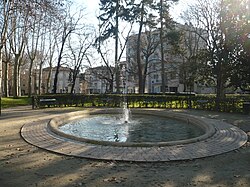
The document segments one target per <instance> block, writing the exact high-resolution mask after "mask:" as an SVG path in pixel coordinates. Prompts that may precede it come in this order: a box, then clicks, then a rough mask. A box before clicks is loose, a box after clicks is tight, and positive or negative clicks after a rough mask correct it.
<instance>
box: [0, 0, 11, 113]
mask: <svg viewBox="0 0 250 187" xmlns="http://www.w3.org/2000/svg"><path fill="white" fill-rule="evenodd" d="M11 3H12V1H10V0H6V1H1V3H0V11H1V13H0V16H1V17H0V23H1V30H0V98H1V97H2V90H3V89H2V79H3V77H2V67H3V65H2V62H3V49H4V48H5V46H6V40H7V30H8V23H9V19H10V13H11V8H12V5H11ZM5 68H7V63H6V66H5ZM5 91H6V88H5ZM6 96H8V94H7V91H6ZM0 114H1V109H0Z"/></svg>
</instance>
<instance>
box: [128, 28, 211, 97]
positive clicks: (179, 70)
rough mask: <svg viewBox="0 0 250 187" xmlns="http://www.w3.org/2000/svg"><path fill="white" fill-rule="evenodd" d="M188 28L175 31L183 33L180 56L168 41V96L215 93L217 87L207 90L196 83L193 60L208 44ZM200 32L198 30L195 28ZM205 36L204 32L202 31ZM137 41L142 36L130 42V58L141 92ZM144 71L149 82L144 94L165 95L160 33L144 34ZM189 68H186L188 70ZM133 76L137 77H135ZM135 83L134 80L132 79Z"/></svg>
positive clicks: (165, 58) (144, 75)
mask: <svg viewBox="0 0 250 187" xmlns="http://www.w3.org/2000/svg"><path fill="white" fill-rule="evenodd" d="M190 27H191V26H188V25H181V24H177V25H176V26H175V31H169V33H171V32H172V33H174V32H176V33H179V42H178V47H179V49H180V48H181V50H182V51H181V52H177V51H178V50H177V48H176V46H175V44H173V43H174V42H171V41H170V40H164V47H163V48H164V51H163V52H164V71H163V72H164V82H165V91H166V92H175V93H176V92H196V93H215V89H214V87H211V86H206V85H204V84H202V83H200V82H198V81H197V80H196V77H195V76H196V75H195V72H194V71H193V69H191V68H192V66H191V65H190V64H188V63H190V62H189V61H190V60H189V59H191V57H192V55H194V54H195V53H197V52H198V50H200V49H204V48H206V43H205V42H204V41H203V40H201V39H200V38H199V36H198V35H195V34H194V33H195V32H191V31H190ZM191 29H196V28H191ZM200 31H201V32H202V30H200ZM167 34H168V33H165V35H167ZM137 38H138V35H137V34H135V35H131V36H130V37H129V40H128V42H127V48H126V56H127V63H128V69H130V70H129V71H128V72H129V73H130V75H129V76H131V77H134V78H133V80H134V81H135V82H134V86H135V87H134V90H135V92H136V93H138V92H139V82H138V79H139V77H138V63H137V59H138V57H137V53H136V51H137V48H136V45H137ZM140 50H141V55H140V61H141V67H140V68H141V71H142V75H143V77H144V81H145V88H144V93H161V92H162V90H163V89H162V82H163V77H162V67H163V66H162V61H161V45H160V32H159V30H155V31H151V32H144V33H143V34H142V36H141V49H140ZM185 66H186V67H185ZM131 72H133V73H131ZM131 79H132V78H131Z"/></svg>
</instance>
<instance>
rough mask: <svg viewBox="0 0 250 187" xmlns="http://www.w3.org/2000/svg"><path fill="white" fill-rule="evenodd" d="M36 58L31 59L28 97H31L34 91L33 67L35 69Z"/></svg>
mask: <svg viewBox="0 0 250 187" xmlns="http://www.w3.org/2000/svg"><path fill="white" fill-rule="evenodd" d="M33 63H34V60H33V59H30V67H29V75H28V97H31V92H32V89H31V88H32V69H33Z"/></svg>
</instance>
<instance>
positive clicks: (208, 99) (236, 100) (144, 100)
mask: <svg viewBox="0 0 250 187" xmlns="http://www.w3.org/2000/svg"><path fill="white" fill-rule="evenodd" d="M246 101H250V96H249V95H227V97H226V98H224V99H223V100H217V99H216V96H215V95H138V94H132V95H130V94H128V95H126V96H124V95H121V94H89V95H82V94H72V95H70V94H55V95H42V96H34V97H33V107H34V108H41V107H67V106H78V107H79V106H81V107H121V106H122V103H123V102H127V104H128V107H131V108H170V109H185V108H192V109H203V110H214V111H222V112H243V103H244V102H246Z"/></svg>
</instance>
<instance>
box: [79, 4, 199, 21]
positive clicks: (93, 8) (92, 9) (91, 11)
mask: <svg viewBox="0 0 250 187" xmlns="http://www.w3.org/2000/svg"><path fill="white" fill-rule="evenodd" d="M74 1H75V2H76V3H77V4H79V5H81V6H83V7H85V8H86V13H87V14H88V16H87V17H88V19H87V21H88V22H90V23H93V24H94V23H95V22H96V23H97V19H96V15H97V13H98V9H99V0H74ZM194 1H195V0H179V2H178V3H176V5H175V6H174V7H173V8H171V9H170V13H171V14H172V16H173V17H174V20H175V21H180V19H179V16H180V14H181V12H183V10H185V9H186V8H187V4H189V3H192V2H194Z"/></svg>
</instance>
